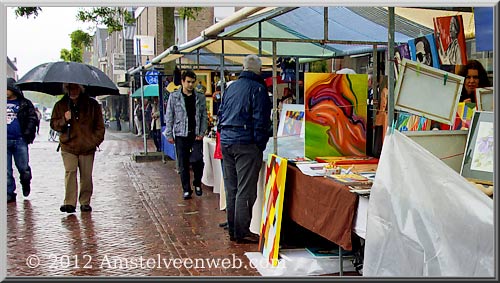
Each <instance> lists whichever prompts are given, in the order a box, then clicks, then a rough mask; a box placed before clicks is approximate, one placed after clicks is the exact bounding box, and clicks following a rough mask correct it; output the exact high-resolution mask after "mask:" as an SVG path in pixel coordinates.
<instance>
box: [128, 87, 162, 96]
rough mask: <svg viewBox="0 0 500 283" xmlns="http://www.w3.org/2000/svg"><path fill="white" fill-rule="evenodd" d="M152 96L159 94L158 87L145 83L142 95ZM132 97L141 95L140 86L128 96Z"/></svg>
mask: <svg viewBox="0 0 500 283" xmlns="http://www.w3.org/2000/svg"><path fill="white" fill-rule="evenodd" d="M153 96H159V88H158V85H157V84H154V85H145V86H144V97H153ZM130 97H132V98H139V97H141V88H138V89H137V90H136V91H134V93H132V95H131V96H130Z"/></svg>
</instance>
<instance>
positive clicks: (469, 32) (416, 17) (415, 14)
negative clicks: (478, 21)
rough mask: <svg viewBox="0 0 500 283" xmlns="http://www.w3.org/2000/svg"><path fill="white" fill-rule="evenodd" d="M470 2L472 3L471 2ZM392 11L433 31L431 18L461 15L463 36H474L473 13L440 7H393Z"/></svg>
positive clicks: (467, 37)
mask: <svg viewBox="0 0 500 283" xmlns="http://www.w3.org/2000/svg"><path fill="white" fill-rule="evenodd" d="M471 4H473V3H472V2H471ZM394 13H395V14H396V15H398V16H401V17H404V18H406V19H408V20H410V21H413V22H416V23H419V24H420V25H422V26H425V27H427V28H429V29H431V30H432V31H434V22H433V18H436V17H445V16H455V15H462V19H463V22H464V34H465V38H466V39H470V38H474V37H475V23H474V13H469V12H458V11H449V10H441V9H423V8H422V9H419V8H401V7H396V8H394ZM423 34H425V33H423Z"/></svg>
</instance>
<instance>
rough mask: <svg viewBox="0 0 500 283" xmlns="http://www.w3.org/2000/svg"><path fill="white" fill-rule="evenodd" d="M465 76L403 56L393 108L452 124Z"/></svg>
mask: <svg viewBox="0 0 500 283" xmlns="http://www.w3.org/2000/svg"><path fill="white" fill-rule="evenodd" d="M463 84H464V77H462V76H458V75H455V74H453V73H449V72H445V71H443V70H440V69H436V68H433V67H430V66H427V65H425V64H421V63H417V62H415V61H411V60H407V59H403V61H402V65H401V68H400V70H399V77H398V81H397V84H396V88H395V91H394V96H395V101H394V108H395V109H398V110H402V111H406V112H409V113H412V114H415V115H417V116H422V117H425V118H428V119H432V120H435V121H438V122H441V123H445V124H448V125H452V124H453V122H454V120H455V113H456V112H457V107H458V102H459V100H460V93H461V92H462V86H463Z"/></svg>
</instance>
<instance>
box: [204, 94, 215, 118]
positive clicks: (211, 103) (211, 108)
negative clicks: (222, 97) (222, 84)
mask: <svg viewBox="0 0 500 283" xmlns="http://www.w3.org/2000/svg"><path fill="white" fill-rule="evenodd" d="M205 99H206V106H207V113H208V114H210V115H212V116H213V115H214V99H213V97H211V96H210V97H208V96H207V97H205Z"/></svg>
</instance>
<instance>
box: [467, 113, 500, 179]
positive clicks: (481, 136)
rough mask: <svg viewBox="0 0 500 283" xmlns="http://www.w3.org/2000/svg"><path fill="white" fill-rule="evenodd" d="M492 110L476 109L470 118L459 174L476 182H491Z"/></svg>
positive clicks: (492, 162) (492, 155)
mask: <svg viewBox="0 0 500 283" xmlns="http://www.w3.org/2000/svg"><path fill="white" fill-rule="evenodd" d="M493 149H494V139H493V112H482V111H477V112H475V113H474V116H473V118H472V123H471V127H470V129H469V135H468V137H467V143H466V145H465V153H464V159H463V162H462V168H461V170H460V175H462V176H464V177H465V178H467V179H471V180H473V181H475V182H477V183H483V184H489V185H492V184H493V164H494V160H493V157H494V152H493Z"/></svg>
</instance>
